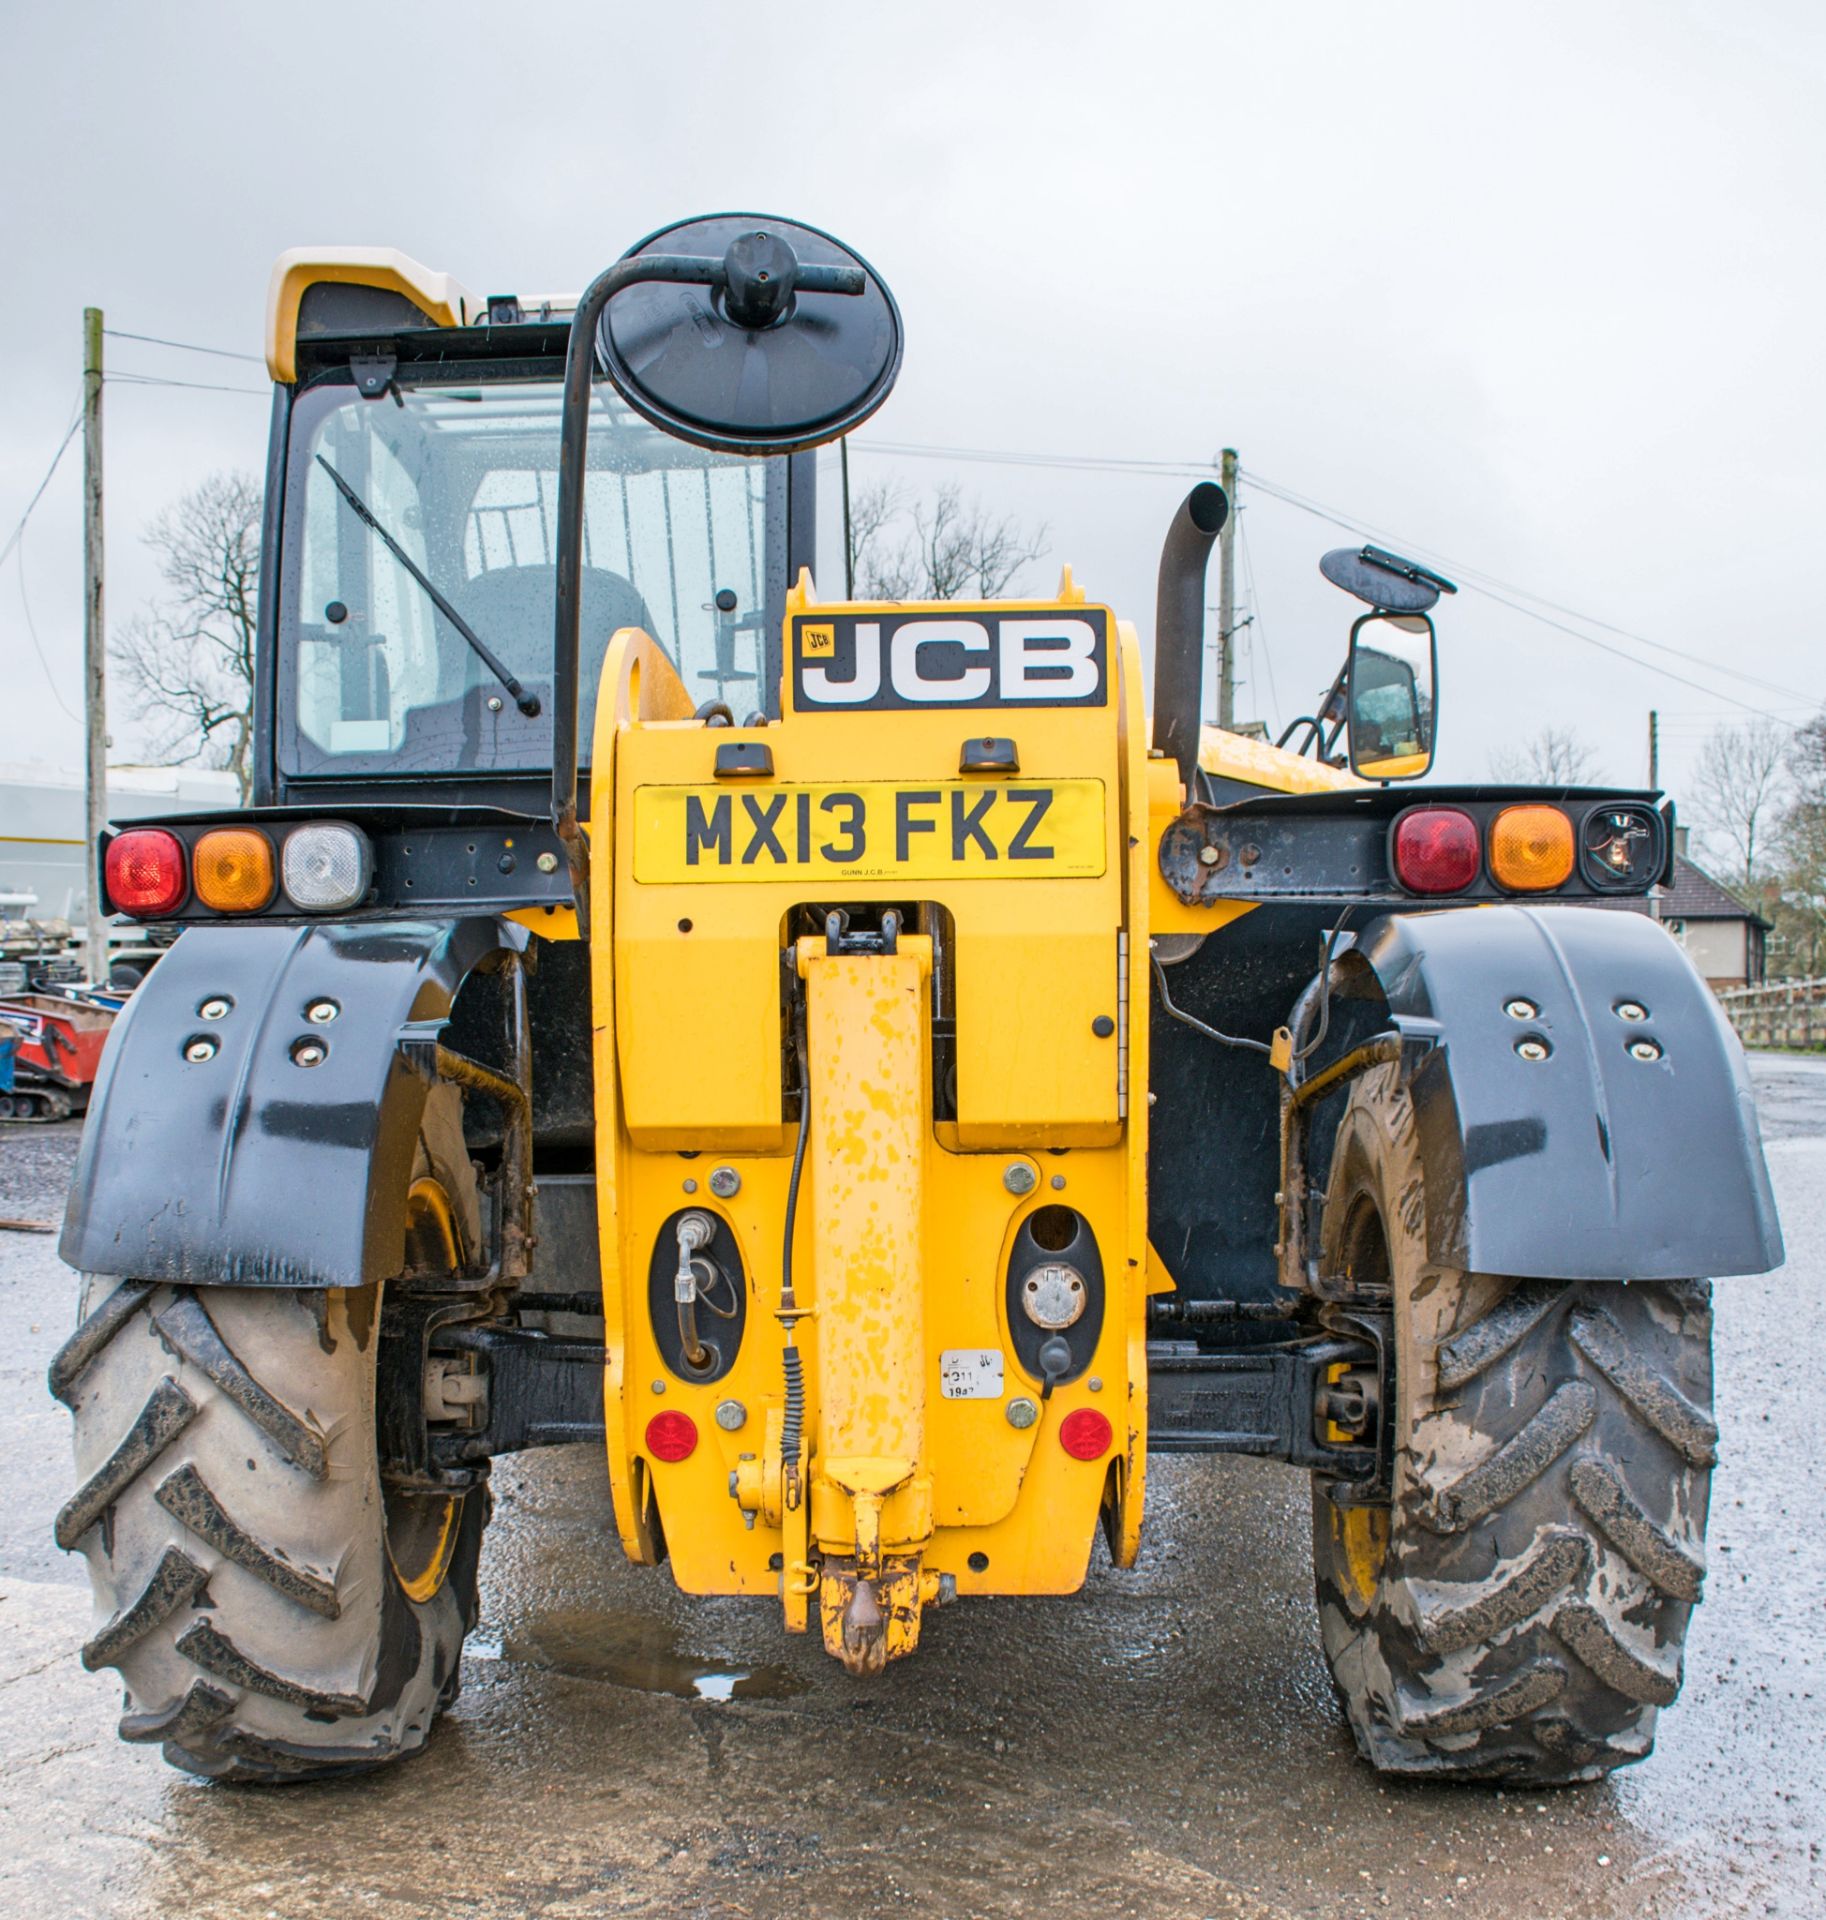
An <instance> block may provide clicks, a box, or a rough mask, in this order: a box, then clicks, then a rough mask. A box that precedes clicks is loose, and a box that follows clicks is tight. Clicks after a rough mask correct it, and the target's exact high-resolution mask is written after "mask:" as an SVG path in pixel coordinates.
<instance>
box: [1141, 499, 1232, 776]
mask: <svg viewBox="0 0 1826 1920" xmlns="http://www.w3.org/2000/svg"><path fill="white" fill-rule="evenodd" d="M1229 517H1230V501H1229V498H1228V496H1227V495H1226V494H1225V492H1224V490H1223V488H1222V487H1220V486H1218V485H1217V484H1216V482H1215V481H1211V480H1201V481H1200V482H1199V483H1198V485H1197V486H1195V487H1194V488H1193V489H1192V491H1191V492H1190V493H1188V494H1187V495H1186V497H1185V499H1184V500H1182V501H1181V502H1180V507H1179V511H1178V512H1177V513H1176V514H1174V516H1173V524H1172V525H1171V526H1170V527H1169V528H1168V529H1167V537H1166V542H1165V544H1164V545H1163V546H1162V547H1161V549H1160V585H1159V588H1158V591H1157V594H1156V598H1155V603H1154V745H1155V747H1156V748H1157V749H1158V750H1159V751H1160V752H1162V753H1168V754H1171V755H1172V756H1173V758H1174V759H1175V760H1177V761H1178V762H1179V777H1180V781H1181V782H1182V784H1183V785H1184V786H1185V789H1186V793H1187V796H1188V797H1190V796H1191V792H1192V776H1193V773H1194V771H1195V770H1196V768H1197V766H1198V728H1199V712H1198V710H1199V695H1200V692H1201V690H1202V685H1203V681H1204V633H1205V566H1206V563H1207V562H1208V561H1209V559H1210V557H1211V542H1212V541H1213V540H1215V539H1216V538H1217V536H1218V534H1219V533H1221V532H1222V531H1223V525H1224V522H1225V521H1226V520H1228V519H1229Z"/></svg>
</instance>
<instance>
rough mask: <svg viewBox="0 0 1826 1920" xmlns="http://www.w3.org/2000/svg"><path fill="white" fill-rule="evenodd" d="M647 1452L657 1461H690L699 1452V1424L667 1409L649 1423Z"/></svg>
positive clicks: (687, 1416)
mask: <svg viewBox="0 0 1826 1920" xmlns="http://www.w3.org/2000/svg"><path fill="white" fill-rule="evenodd" d="M647 1451H648V1452H649V1453H650V1454H652V1456H653V1457H654V1459H655V1460H689V1459H690V1458H691V1456H692V1455H693V1454H694V1453H695V1452H696V1451H697V1422H696V1421H695V1420H693V1419H692V1417H691V1416H690V1414H688V1413H676V1412H674V1411H673V1410H672V1409H671V1408H667V1410H666V1411H665V1412H664V1413H656V1414H655V1415H654V1416H653V1418H652V1419H651V1420H649V1421H648V1422H647Z"/></svg>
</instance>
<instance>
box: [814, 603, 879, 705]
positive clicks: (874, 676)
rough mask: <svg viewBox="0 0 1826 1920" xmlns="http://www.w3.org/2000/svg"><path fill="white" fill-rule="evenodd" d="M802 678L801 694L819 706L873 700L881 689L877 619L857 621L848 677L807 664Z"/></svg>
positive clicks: (859, 703)
mask: <svg viewBox="0 0 1826 1920" xmlns="http://www.w3.org/2000/svg"><path fill="white" fill-rule="evenodd" d="M899 657H900V656H899V650H898V647H896V651H895V658H896V659H897V660H898V659H899ZM803 680H804V686H805V698H806V699H807V700H811V701H815V702H816V703H817V704H818V705H819V706H821V707H859V706H861V705H862V704H863V702H864V701H866V700H873V699H874V698H875V696H876V694H878V693H879V692H880V691H881V622H880V621H879V620H859V621H857V623H856V668H855V672H854V673H853V674H852V675H851V677H850V678H849V679H847V680H833V679H832V678H831V677H830V675H829V674H828V673H826V672H825V670H824V669H823V668H822V667H807V668H805V670H804V674H803Z"/></svg>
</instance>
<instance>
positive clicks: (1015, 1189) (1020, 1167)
mask: <svg viewBox="0 0 1826 1920" xmlns="http://www.w3.org/2000/svg"><path fill="white" fill-rule="evenodd" d="M1039 1184H1040V1176H1039V1175H1038V1174H1037V1173H1035V1172H1034V1170H1033V1168H1032V1167H1030V1166H1029V1165H1028V1164H1027V1162H1026V1161H1025V1160H1010V1161H1009V1163H1008V1165H1007V1166H1006V1167H1004V1168H1003V1169H1002V1185H1003V1186H1005V1187H1006V1188H1007V1189H1008V1191H1009V1192H1010V1193H1012V1194H1013V1195H1015V1197H1016V1198H1017V1199H1018V1198H1019V1197H1020V1196H1021V1195H1022V1194H1024V1193H1032V1192H1033V1190H1034V1188H1035V1187H1037V1186H1038V1185H1039Z"/></svg>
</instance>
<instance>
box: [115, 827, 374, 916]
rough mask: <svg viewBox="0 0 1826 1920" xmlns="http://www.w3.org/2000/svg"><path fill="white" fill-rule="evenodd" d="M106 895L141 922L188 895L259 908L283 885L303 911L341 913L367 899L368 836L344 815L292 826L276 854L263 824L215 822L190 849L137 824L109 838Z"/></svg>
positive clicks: (171, 909)
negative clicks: (345, 821) (345, 820)
mask: <svg viewBox="0 0 1826 1920" xmlns="http://www.w3.org/2000/svg"><path fill="white" fill-rule="evenodd" d="M104 871H105V876H106V879H107V883H108V898H109V899H110V900H111V901H112V902H113V904H114V907H115V910H116V911H117V912H120V913H125V914H131V915H132V916H133V918H134V919H136V920H158V919H162V918H164V917H165V916H167V915H169V914H173V913H176V912H177V910H178V909H179V908H180V907H181V906H182V905H183V904H184V901H185V899H186V897H187V896H188V895H190V894H191V893H194V894H195V895H196V899H197V902H198V904H199V905H201V906H204V907H207V908H209V909H210V911H212V912H214V913H260V912H262V911H264V910H265V909H266V908H267V907H270V906H271V905H272V904H273V902H274V900H275V898H276V896H277V895H278V893H279V890H280V888H281V885H283V887H284V891H285V897H286V901H287V903H288V904H289V905H290V906H292V907H294V908H296V909H297V910H298V911H299V912H301V913H342V912H346V911H347V910H348V909H349V908H351V907H356V906H359V905H360V904H361V902H362V901H363V900H364V899H365V898H366V897H367V892H368V885H369V882H370V880H371V879H372V877H373V872H374V853H373V849H372V848H371V847H370V846H369V844H368V836H367V835H366V834H365V833H363V832H361V830H360V829H359V828H357V827H351V826H347V825H344V824H343V823H342V822H340V821H325V822H322V823H318V824H312V825H309V826H300V827H293V828H291V829H290V830H289V831H286V832H285V833H284V837H283V842H282V844H281V845H280V847H279V849H278V851H277V854H276V855H275V851H274V845H273V839H272V836H271V835H270V834H268V833H267V832H266V831H265V830H264V829H263V828H261V827H211V828H210V829H209V830H208V832H206V833H204V834H201V835H199V836H198V839H197V843H196V845H195V847H194V848H192V849H191V850H190V851H189V852H188V853H186V851H185V847H184V843H183V841H182V840H180V839H179V838H178V836H177V835H176V834H175V833H171V832H169V831H168V830H167V829H165V828H164V827H133V828H130V829H129V830H128V831H127V832H125V833H119V834H116V835H115V837H114V838H113V839H112V840H111V841H109V843H108V853H107V859H106V862H105V867H104Z"/></svg>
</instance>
